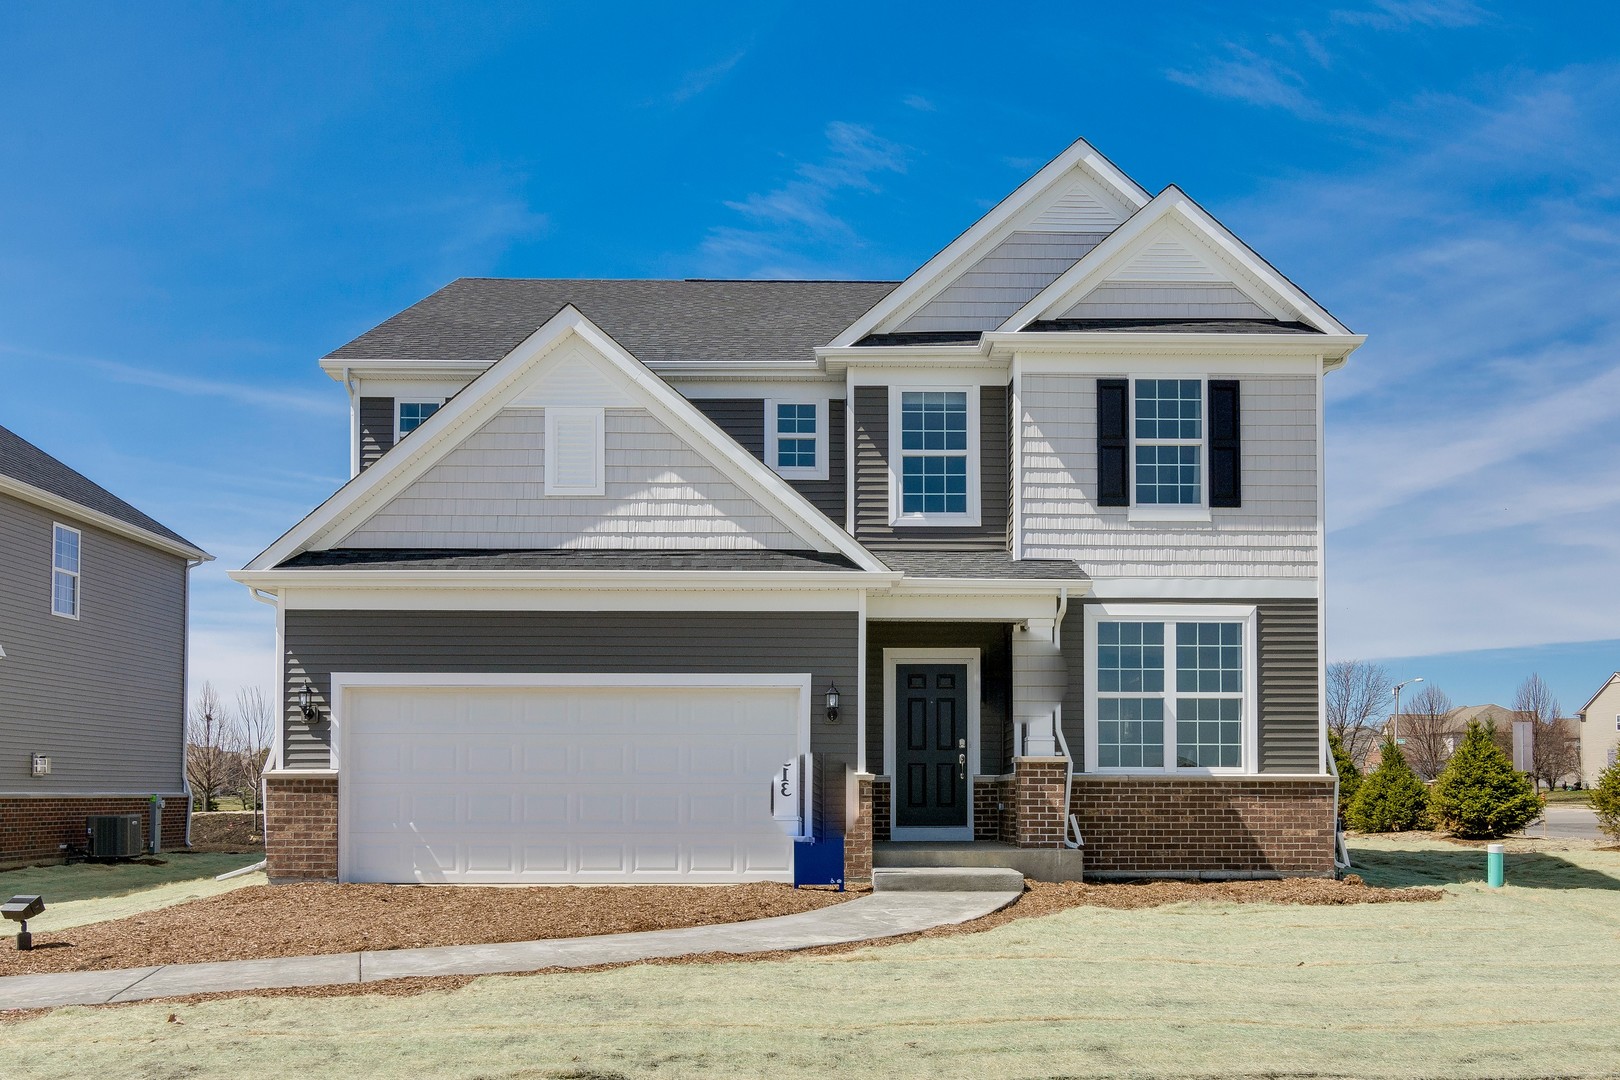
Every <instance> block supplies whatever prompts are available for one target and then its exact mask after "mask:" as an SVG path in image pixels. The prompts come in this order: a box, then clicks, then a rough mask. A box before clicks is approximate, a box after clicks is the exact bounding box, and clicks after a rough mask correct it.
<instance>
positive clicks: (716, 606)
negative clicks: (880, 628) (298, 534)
mask: <svg viewBox="0 0 1620 1080" xmlns="http://www.w3.org/2000/svg"><path fill="white" fill-rule="evenodd" d="M863 584H867V583H863ZM866 595H867V591H866V589H865V588H863V587H856V586H853V585H850V584H848V583H846V584H845V585H844V587H843V588H827V587H825V586H823V587H820V588H806V587H799V586H795V585H785V584H780V583H778V584H776V585H773V586H771V587H769V588H745V587H739V586H737V585H736V584H735V583H733V584H732V585H729V586H720V585H710V586H708V587H706V588H701V589H700V588H691V587H688V588H658V587H656V586H649V585H647V584H646V583H642V584H641V585H638V586H636V587H628V586H627V587H624V588H618V589H613V588H603V587H601V586H599V585H585V584H578V585H575V586H573V587H568V588H562V587H551V588H539V587H523V588H518V587H514V586H513V585H512V584H511V583H507V584H501V585H489V584H482V585H472V584H468V585H463V586H461V587H457V586H455V585H452V584H445V585H442V586H431V587H424V586H423V585H421V584H396V585H392V586H384V585H380V584H376V583H373V584H372V585H370V586H364V585H357V586H322V585H320V584H302V583H300V584H296V585H292V586H284V587H282V589H281V590H280V600H281V605H282V606H283V607H284V608H285V609H287V610H288V611H771V612H778V613H779V612H783V611H857V610H859V609H860V606H861V599H862V597H865V596H866ZM958 602H960V601H958Z"/></svg>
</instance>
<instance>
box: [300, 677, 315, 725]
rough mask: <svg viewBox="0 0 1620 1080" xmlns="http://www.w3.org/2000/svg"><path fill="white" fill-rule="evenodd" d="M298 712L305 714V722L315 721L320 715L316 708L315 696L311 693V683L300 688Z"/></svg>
mask: <svg viewBox="0 0 1620 1080" xmlns="http://www.w3.org/2000/svg"><path fill="white" fill-rule="evenodd" d="M298 711H299V712H301V713H303V714H304V719H305V720H313V719H315V717H316V716H317V715H319V713H320V710H319V709H317V708H316V707H315V695H314V694H313V693H311V692H310V689H309V683H305V684H304V685H303V686H300V687H299V688H298Z"/></svg>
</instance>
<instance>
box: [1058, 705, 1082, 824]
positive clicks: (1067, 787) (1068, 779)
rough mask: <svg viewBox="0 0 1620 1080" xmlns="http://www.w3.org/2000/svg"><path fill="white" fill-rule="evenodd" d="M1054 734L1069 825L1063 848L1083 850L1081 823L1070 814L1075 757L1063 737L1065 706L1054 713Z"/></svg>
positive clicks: (1066, 818)
mask: <svg viewBox="0 0 1620 1080" xmlns="http://www.w3.org/2000/svg"><path fill="white" fill-rule="evenodd" d="M1052 734H1053V735H1054V736H1055V737H1056V739H1057V745H1058V749H1059V750H1061V751H1063V763H1064V766H1065V767H1064V770H1063V820H1064V821H1066V822H1067V823H1068V826H1067V831H1065V832H1064V834H1063V846H1064V847H1066V848H1076V849H1078V848H1082V847H1085V846H1086V840H1085V837H1083V836H1081V835H1080V823H1079V822H1078V821H1076V820H1075V817H1074V815H1073V814H1071V813H1070V812H1069V809H1070V806H1071V804H1072V803H1073V801H1074V755H1073V754H1071V753H1069V740H1067V739H1065V738H1064V737H1063V706H1062V705H1059V706H1058V707H1057V708H1056V709H1055V710H1054V711H1053V713H1052ZM1069 832H1073V833H1074V839H1073V840H1071V839H1069Z"/></svg>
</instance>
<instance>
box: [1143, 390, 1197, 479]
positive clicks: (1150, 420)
mask: <svg viewBox="0 0 1620 1080" xmlns="http://www.w3.org/2000/svg"><path fill="white" fill-rule="evenodd" d="M1135 405H1136V409H1135V412H1136V416H1135V422H1134V425H1133V426H1134V434H1135V437H1136V477H1135V479H1136V502H1137V504H1138V505H1140V506H1198V505H1201V504H1202V503H1203V501H1204V481H1203V453H1204V384H1203V382H1202V380H1199V379H1137V380H1136V402H1135Z"/></svg>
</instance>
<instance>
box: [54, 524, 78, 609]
mask: <svg viewBox="0 0 1620 1080" xmlns="http://www.w3.org/2000/svg"><path fill="white" fill-rule="evenodd" d="M51 534H52V535H51V614H53V615H61V616H62V617H64V618H68V619H77V618H78V617H79V555H80V539H81V538H80V536H79V530H78V529H72V528H69V527H68V526H66V525H57V526H55V527H54V528H53V529H52V530H51Z"/></svg>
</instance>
